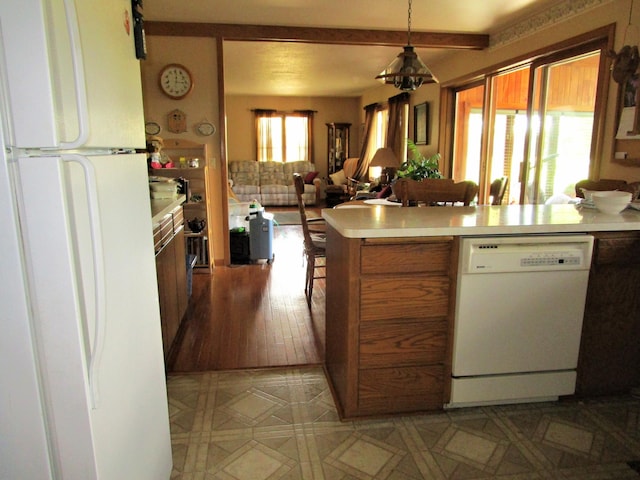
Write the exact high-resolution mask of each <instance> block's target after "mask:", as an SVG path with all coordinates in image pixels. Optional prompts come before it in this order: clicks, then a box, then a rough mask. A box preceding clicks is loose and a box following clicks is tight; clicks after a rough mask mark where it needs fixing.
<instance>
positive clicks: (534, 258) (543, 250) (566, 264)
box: [460, 235, 593, 274]
mask: <svg viewBox="0 0 640 480" xmlns="http://www.w3.org/2000/svg"><path fill="white" fill-rule="evenodd" d="M592 249H593V237H592V236H591V235H562V236H554V235H549V236H545V235H535V236H534V235H532V236H518V237H507V236H505V237H467V238H463V239H462V242H461V251H460V254H461V255H460V258H461V265H460V267H461V268H460V273H462V274H466V273H501V272H526V271H544V270H588V269H589V267H590V265H591V252H592Z"/></svg>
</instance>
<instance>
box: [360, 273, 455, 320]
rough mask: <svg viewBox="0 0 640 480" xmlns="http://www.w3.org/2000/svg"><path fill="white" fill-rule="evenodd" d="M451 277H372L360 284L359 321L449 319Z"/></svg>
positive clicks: (366, 278)
mask: <svg viewBox="0 0 640 480" xmlns="http://www.w3.org/2000/svg"><path fill="white" fill-rule="evenodd" d="M448 310H449V277H448V276H444V275H432V274H431V275H411V276H409V275H399V274H395V275H375V276H374V275H371V276H366V277H362V279H361V280H360V319H361V320H362V321H368V320H384V319H418V318H420V319H424V318H435V317H446V316H447V314H448Z"/></svg>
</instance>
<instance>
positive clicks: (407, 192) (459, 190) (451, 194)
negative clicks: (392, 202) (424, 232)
mask: <svg viewBox="0 0 640 480" xmlns="http://www.w3.org/2000/svg"><path fill="white" fill-rule="evenodd" d="M393 191H394V193H395V195H396V197H397V198H398V199H400V200H401V201H402V206H403V207H408V206H409V205H410V204H411V203H412V202H424V203H425V204H426V205H427V206H430V205H440V204H445V205H454V204H456V203H462V204H463V205H469V204H471V202H472V201H473V199H474V198H475V197H476V194H477V193H478V185H477V184H476V183H475V182H472V181H468V180H467V181H464V182H458V183H455V182H454V181H453V180H451V179H449V178H425V179H424V180H421V181H417V180H411V179H408V178H401V179H399V180H397V181H396V182H395V184H394V186H393Z"/></svg>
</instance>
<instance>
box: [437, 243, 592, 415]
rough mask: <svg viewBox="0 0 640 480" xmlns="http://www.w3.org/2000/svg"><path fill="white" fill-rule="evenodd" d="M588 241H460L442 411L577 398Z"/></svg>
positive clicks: (587, 267) (589, 245) (589, 256)
mask: <svg viewBox="0 0 640 480" xmlns="http://www.w3.org/2000/svg"><path fill="white" fill-rule="evenodd" d="M592 249H593V237H592V236H591V235H584V234H576V235H531V236H517V237H515V236H496V237H464V238H462V239H461V245H460V265H459V271H458V284H457V296H456V313H455V324H454V332H453V362H452V379H451V380H452V383H451V399H450V403H449V404H447V405H446V407H447V408H454V407H464V406H471V405H483V404H500V403H518V402H531V401H547V400H557V398H558V397H559V396H560V395H569V394H572V393H574V392H575V384H576V366H577V364H578V351H579V348H580V336H581V330H582V318H583V314H584V306H585V299H586V293H587V283H588V280H589V267H590V265H591V252H592Z"/></svg>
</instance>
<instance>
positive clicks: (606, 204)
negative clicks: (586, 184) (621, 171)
mask: <svg viewBox="0 0 640 480" xmlns="http://www.w3.org/2000/svg"><path fill="white" fill-rule="evenodd" d="M590 193H591V200H592V201H593V205H594V206H595V207H596V208H597V209H598V210H600V211H601V212H602V213H606V214H608V215H616V214H618V213H620V212H622V211H623V210H624V209H625V208H627V207H628V206H629V203H630V202H631V197H632V195H631V193H630V192H621V191H619V190H613V191H603V192H590Z"/></svg>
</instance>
